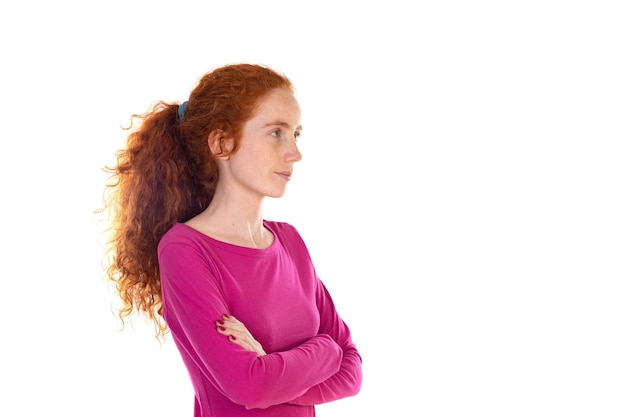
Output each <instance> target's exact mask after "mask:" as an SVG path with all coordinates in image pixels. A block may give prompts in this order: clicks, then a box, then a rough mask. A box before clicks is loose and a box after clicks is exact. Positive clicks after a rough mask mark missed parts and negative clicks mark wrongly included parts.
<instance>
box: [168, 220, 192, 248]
mask: <svg viewBox="0 0 626 417" xmlns="http://www.w3.org/2000/svg"><path fill="white" fill-rule="evenodd" d="M199 239H201V235H200V233H199V232H198V231H197V230H195V229H193V228H191V227H189V226H187V225H186V224H184V223H174V225H173V226H172V227H170V228H169V230H168V231H167V232H165V234H164V235H163V237H162V238H161V240H160V241H159V248H162V247H164V246H166V245H168V244H180V243H183V244H185V243H186V244H190V243H193V242H198V240H199Z"/></svg>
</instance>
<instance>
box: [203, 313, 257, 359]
mask: <svg viewBox="0 0 626 417" xmlns="http://www.w3.org/2000/svg"><path fill="white" fill-rule="evenodd" d="M215 325H216V326H217V332H218V333H220V334H223V335H224V336H226V337H228V340H230V341H231V342H232V343H234V344H236V345H239V346H241V347H243V348H244V349H247V350H249V351H251V352H256V353H257V355H258V356H265V355H266V353H265V350H263V346H261V344H260V343H259V342H257V341H256V339H255V338H254V337H253V336H252V334H250V332H249V331H248V329H247V328H246V326H245V325H244V324H243V323H242V322H240V321H239V320H237V319H236V318H235V317H233V316H229V315H228V314H223V315H222V320H220V321H217V322H216V323H215Z"/></svg>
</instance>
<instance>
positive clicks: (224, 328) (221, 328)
mask: <svg viewBox="0 0 626 417" xmlns="http://www.w3.org/2000/svg"><path fill="white" fill-rule="evenodd" d="M217 327H219V329H220V330H221V331H223V332H225V331H226V327H224V326H217Z"/></svg>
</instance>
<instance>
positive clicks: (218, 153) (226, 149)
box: [208, 129, 234, 159]
mask: <svg viewBox="0 0 626 417" xmlns="http://www.w3.org/2000/svg"><path fill="white" fill-rule="evenodd" d="M208 143H209V149H210V150H211V153H212V154H213V156H214V157H216V158H218V159H228V158H229V157H230V152H231V151H232V150H233V146H234V142H233V138H232V137H230V136H229V135H227V134H226V132H224V131H223V130H222V129H215V130H212V131H211V133H209V138H208Z"/></svg>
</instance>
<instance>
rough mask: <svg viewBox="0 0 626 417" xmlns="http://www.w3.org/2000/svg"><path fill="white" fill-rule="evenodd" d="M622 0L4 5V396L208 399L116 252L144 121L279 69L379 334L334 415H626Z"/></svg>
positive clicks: (126, 401)
mask: <svg viewBox="0 0 626 417" xmlns="http://www.w3.org/2000/svg"><path fill="white" fill-rule="evenodd" d="M621 3H622V2H619V1H602V0H595V1H551V0H544V1H524V2H505V1H473V2H469V1H467V2H465V1H431V2H408V1H406V2H403V1H396V0H388V1H377V2H373V1H358V2H357V1H353V2H347V1H332V2H331V1H316V2H307V3H306V4H305V3H304V2H295V1H291V2H290V1H275V0H267V1H219V2H217V1H196V2H189V1H168V2H163V1H132V0H127V1H109V2H101V3H96V2H88V1H84V2H79V1H75V2H72V1H68V0H65V1H50V2H44V1H31V2H28V1H25V2H15V1H12V2H5V3H3V5H2V6H0V45H1V46H2V47H1V54H2V62H3V63H2V65H1V67H0V71H1V77H0V93H1V94H0V107H1V108H0V121H1V122H2V145H1V149H2V150H1V151H0V155H1V157H2V164H1V167H0V169H1V170H2V172H1V175H2V179H3V182H2V194H1V195H2V204H1V205H0V206H1V207H0V210H1V215H2V221H3V223H4V224H3V227H2V240H3V249H2V251H1V252H0V253H1V255H0V256H2V258H1V261H2V267H3V270H4V271H3V274H2V276H3V279H2V286H1V287H0V288H1V294H2V295H1V297H2V301H1V302H0V317H1V319H2V332H1V336H0V337H1V343H0V346H1V348H2V354H1V355H0V380H1V382H2V384H3V386H4V388H3V390H2V394H1V399H0V415H2V416H11V417H13V416H35V415H59V416H81V417H82V416H116V417H131V416H132V417H136V416H152V417H158V416H181V417H184V416H191V415H192V405H193V398H192V391H191V386H190V383H189V382H188V379H187V374H186V371H185V369H184V366H183V364H182V362H181V361H180V359H179V356H178V353H177V352H176V350H175V348H174V347H173V343H172V341H171V340H170V339H168V340H167V341H166V343H165V345H164V346H162V347H160V346H159V345H158V343H157V342H156V340H155V339H154V337H153V329H152V327H151V326H150V325H149V324H148V323H146V322H144V321H143V320H141V319H138V320H136V321H135V327H134V329H133V328H131V327H127V328H126V329H125V330H123V331H119V322H118V321H117V319H116V318H115V317H114V315H113V314H112V312H111V310H110V308H111V302H112V300H113V296H112V293H111V292H110V289H109V288H108V287H107V285H106V284H105V282H104V280H103V279H104V275H103V274H102V269H101V264H100V262H101V257H102V248H101V246H100V242H99V236H100V232H101V230H102V228H103V225H102V224H99V223H97V222H96V220H95V218H94V216H93V214H92V212H93V211H94V210H95V209H96V208H98V207H99V206H100V205H101V194H102V190H103V184H104V181H105V175H104V173H103V172H102V170H101V168H102V167H103V166H104V165H110V164H112V163H113V162H114V153H115V151H116V150H117V149H118V148H120V147H121V146H122V145H123V141H124V132H123V131H122V130H121V129H120V126H121V125H126V124H127V123H128V121H129V117H130V115H131V114H133V113H141V112H143V111H145V110H147V108H148V107H149V105H150V104H151V103H153V102H154V101H156V100H168V101H182V100H184V99H186V98H187V95H188V93H189V91H190V90H191V89H192V88H193V87H194V86H195V83H196V81H197V79H198V78H199V77H200V76H201V75H202V74H204V73H205V72H206V71H209V70H211V69H212V68H214V67H216V66H220V65H223V64H226V63H235V62H250V63H263V64H267V65H270V66H272V67H274V68H275V69H277V70H280V71H282V72H284V73H285V74H286V75H287V76H288V77H290V78H291V79H292V81H293V82H294V84H295V85H296V88H297V90H298V93H297V94H298V98H299V100H300V104H301V107H302V109H303V121H304V136H303V139H302V141H301V142H300V143H301V150H302V152H303V153H304V159H303V161H302V162H301V163H300V164H299V166H297V167H296V172H295V176H294V179H293V181H292V182H291V183H290V188H289V190H288V193H287V196H286V197H284V198H283V199H280V200H271V201H268V202H267V203H268V205H267V208H266V217H267V218H271V219H276V220H284V221H289V222H291V223H292V224H294V225H295V226H296V227H297V228H298V229H299V230H300V232H301V234H302V235H303V237H304V238H305V240H306V242H307V244H308V245H309V249H310V251H311V253H312V255H313V258H314V262H315V264H316V267H317V269H318V272H319V274H320V276H321V277H322V279H323V280H324V282H325V283H326V284H327V286H328V287H329V289H330V291H331V293H332V294H333V297H334V298H335V302H336V304H337V307H338V309H339V312H340V314H341V315H342V316H343V317H344V319H345V320H346V322H347V323H348V324H349V326H350V328H351V330H352V333H353V338H354V340H355V342H356V343H357V346H358V348H359V350H360V352H361V353H362V356H363V359H364V363H363V370H364V382H363V388H362V391H361V393H360V394H359V395H358V396H356V397H353V398H349V399H345V400H341V401H337V402H334V403H330V404H326V405H323V406H319V407H318V408H317V410H318V415H319V416H320V417H333V416H361V415H372V416H420V417H421V416H424V417H438V416H446V417H448V416H481V417H485V416H507V417H509V416H550V417H552V416H603V417H609V416H622V417H623V416H624V415H626V397H625V393H626V373H625V372H626V355H625V352H626V333H625V331H626V328H625V326H626V303H625V302H624V296H625V295H626V291H625V290H626V283H625V281H624V280H625V272H626V268H625V249H626V237H625V236H626V233H625V232H626V222H625V213H626V198H625V191H626V188H625V186H626V164H625V163H624V161H625V160H626V152H625V150H626V146H625V143H624V141H625V137H626V136H625V131H626V129H625V122H626V120H625V114H626V113H625V110H626V77H625V75H624V74H626V59H625V54H626V29H625V28H626V25H624V22H625V21H626V20H625V19H626V14H625V13H624V12H623V10H622V9H621V8H620V7H618V6H620V4H621Z"/></svg>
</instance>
